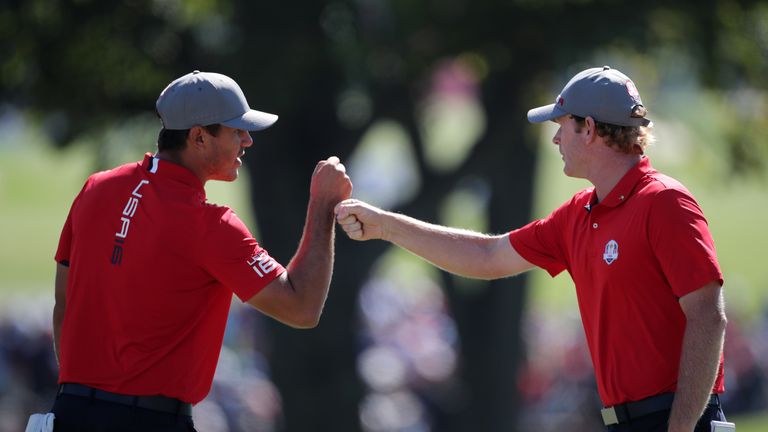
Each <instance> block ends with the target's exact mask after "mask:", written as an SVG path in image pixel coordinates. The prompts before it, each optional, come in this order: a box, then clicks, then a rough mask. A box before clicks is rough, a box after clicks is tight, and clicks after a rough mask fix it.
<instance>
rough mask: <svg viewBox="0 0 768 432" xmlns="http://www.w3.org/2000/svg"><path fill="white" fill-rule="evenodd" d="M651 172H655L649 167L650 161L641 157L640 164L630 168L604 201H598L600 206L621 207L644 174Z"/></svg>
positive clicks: (645, 157)
mask: <svg viewBox="0 0 768 432" xmlns="http://www.w3.org/2000/svg"><path fill="white" fill-rule="evenodd" d="M653 172H656V170H655V169H653V167H652V166H651V161H650V160H649V159H648V157H647V156H643V157H642V158H641V159H640V162H638V163H637V164H635V166H633V167H632V168H630V169H629V171H627V172H626V174H624V176H623V177H622V178H621V180H619V182H618V183H617V184H616V186H614V187H613V189H611V191H610V192H609V193H608V195H607V196H606V197H605V199H603V200H602V201H600V205H604V206H606V207H617V206H619V205H621V204H622V203H624V202H625V201H626V200H627V199H628V198H629V197H630V195H631V194H632V192H633V191H634V189H635V186H637V184H638V183H639V182H640V179H642V178H643V177H645V176H646V174H649V173H653ZM593 193H594V192H593Z"/></svg>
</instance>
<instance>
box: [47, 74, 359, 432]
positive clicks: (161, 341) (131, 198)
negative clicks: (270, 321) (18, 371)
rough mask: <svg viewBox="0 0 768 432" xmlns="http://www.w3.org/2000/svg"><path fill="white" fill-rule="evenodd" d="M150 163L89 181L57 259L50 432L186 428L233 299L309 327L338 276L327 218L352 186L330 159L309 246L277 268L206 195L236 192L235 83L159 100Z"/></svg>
mask: <svg viewBox="0 0 768 432" xmlns="http://www.w3.org/2000/svg"><path fill="white" fill-rule="evenodd" d="M156 108H157V112H158V114H159V116H160V119H161V121H162V130H161V131H160V134H159V138H158V151H157V153H156V154H154V155H152V154H147V155H145V157H144V160H143V161H140V162H136V163H130V164H126V165H122V166H119V167H117V168H114V169H112V170H109V171H104V172H100V173H96V174H93V175H92V176H90V177H89V178H88V180H87V181H86V183H85V186H83V189H82V190H81V191H80V194H79V195H78V196H77V197H76V198H75V200H74V202H73V204H72V208H71V210H70V212H69V216H68V217H67V220H66V223H65V225H64V229H63V230H62V233H61V239H60V242H59V247H58V251H57V252H56V261H57V263H58V264H57V273H56V304H55V307H54V312H53V328H54V339H55V348H56V355H57V359H58V360H59V365H60V373H59V383H60V389H59V393H58V396H57V399H56V402H55V404H54V408H53V413H54V414H55V417H56V418H55V429H56V431H90V430H136V431H145V430H157V431H159V430H168V431H175V430H178V431H186V430H191V429H190V428H192V417H191V405H192V404H194V403H197V402H199V401H201V400H202V399H203V398H204V397H205V396H206V395H207V394H208V391H209V389H210V387H211V383H212V380H213V374H214V370H215V367H216V363H217V360H218V356H219V352H220V349H221V344H222V338H223V335H224V327H225V324H226V320H227V314H228V311H229V307H230V303H231V299H232V294H233V293H234V294H235V295H237V297H238V298H240V300H242V301H243V302H247V303H248V304H250V305H251V306H253V307H255V308H257V309H259V310H260V311H262V312H264V313H266V314H268V315H270V316H272V317H273V318H275V319H277V320H280V321H282V322H284V323H285V324H287V325H290V326H293V327H297V328H310V327H314V326H316V325H317V323H318V320H319V318H320V314H321V312H322V308H323V304H324V302H325V299H326V296H327V294H328V287H329V284H330V280H331V272H332V268H333V242H334V216H333V209H334V206H335V205H336V204H337V203H339V202H340V201H342V200H343V199H345V198H349V196H350V194H351V190H352V184H351V182H350V180H349V178H348V177H347V175H346V174H345V168H344V165H342V164H341V163H340V162H339V159H338V158H336V157H331V158H328V159H327V160H324V161H320V162H319V163H318V164H317V167H316V168H315V172H314V173H313V175H312V180H311V184H310V190H309V192H310V194H309V195H310V198H309V205H308V210H307V217H306V225H305V226H304V235H303V237H302V240H301V243H300V244H299V246H298V249H297V251H296V254H295V256H294V257H293V259H292V260H291V261H290V263H288V265H287V266H285V267H283V266H282V265H281V264H280V263H278V262H276V261H275V260H274V259H273V258H272V257H270V256H269V254H268V253H267V251H266V250H265V249H263V248H262V247H261V246H260V245H259V244H258V242H257V241H256V240H255V239H254V238H253V235H251V233H250V232H249V231H248V228H246V226H245V225H244V224H243V222H242V221H241V220H240V218H238V216H237V215H236V214H235V213H234V212H233V211H232V210H231V209H230V208H228V207H226V206H219V205H214V204H211V203H208V202H207V201H206V198H205V189H204V186H205V183H206V182H207V181H209V180H222V181H234V180H235V179H236V178H237V176H238V168H239V167H240V166H241V165H242V161H241V159H240V158H241V157H242V156H243V154H244V153H245V150H246V149H247V148H248V147H250V146H251V145H252V144H253V140H252V139H251V136H250V134H249V131H258V130H261V129H265V128H267V127H269V126H271V125H272V124H273V123H274V122H275V121H276V120H277V116H275V115H273V114H268V113H264V112H260V111H255V110H252V109H250V107H249V106H248V103H247V101H246V99H245V96H244V95H243V92H242V90H241V89H240V87H239V86H238V85H237V83H235V81H233V80H232V79H231V78H229V77H227V76H224V75H220V74H216V73H206V72H198V71H195V72H192V73H190V74H188V75H185V76H183V77H181V78H179V79H177V80H175V81H173V82H172V83H171V84H170V85H169V86H168V87H166V89H165V90H163V92H162V93H161V94H160V97H159V98H158V100H157V106H156Z"/></svg>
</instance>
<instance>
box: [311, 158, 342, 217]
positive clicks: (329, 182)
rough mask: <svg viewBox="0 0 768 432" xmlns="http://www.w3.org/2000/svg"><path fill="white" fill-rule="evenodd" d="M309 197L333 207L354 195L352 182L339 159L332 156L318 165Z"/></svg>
mask: <svg viewBox="0 0 768 432" xmlns="http://www.w3.org/2000/svg"><path fill="white" fill-rule="evenodd" d="M309 195H310V197H311V198H312V199H316V200H320V201H323V202H329V203H331V204H332V205H336V203H338V202H339V201H343V200H345V199H347V198H349V197H350V196H351V195H352V181H351V180H350V179H349V176H347V170H346V168H344V164H342V163H341V162H340V161H339V158H337V157H336V156H331V157H329V158H328V159H326V160H322V161H320V162H318V163H317V166H316V167H315V172H313V173H312V183H311V185H310V187H309Z"/></svg>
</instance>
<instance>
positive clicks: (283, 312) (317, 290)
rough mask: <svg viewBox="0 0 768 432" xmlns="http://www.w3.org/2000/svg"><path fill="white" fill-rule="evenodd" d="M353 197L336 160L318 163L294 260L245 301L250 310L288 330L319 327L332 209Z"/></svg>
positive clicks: (330, 258) (327, 274)
mask: <svg viewBox="0 0 768 432" xmlns="http://www.w3.org/2000/svg"><path fill="white" fill-rule="evenodd" d="M351 193H352V183H351V182H350V180H349V177H347V175H346V174H345V168H344V165H342V164H341V163H339V159H338V158H336V157H331V158H329V159H328V160H325V161H321V162H320V163H318V165H317V167H316V168H315V172H314V174H313V176H312V185H311V187H310V199H309V205H308V209H307V217H306V222H305V225H304V233H303V235H302V238H301V242H300V243H299V247H298V249H297V251H296V254H295V255H294V257H293V259H291V261H290V263H289V264H288V266H287V271H286V272H285V273H283V274H282V275H281V276H280V277H278V278H277V279H275V280H274V281H272V282H271V283H269V285H267V286H266V287H264V289H263V290H261V291H260V292H259V293H258V294H256V295H255V296H253V297H252V298H251V299H250V300H248V303H249V304H250V305H251V306H254V307H255V308H257V309H259V310H260V311H262V312H264V313H266V314H267V315H269V316H271V317H273V318H275V319H277V320H279V321H281V322H283V323H285V324H287V325H290V326H292V327H296V328H311V327H315V326H316V325H317V323H318V322H319V320H320V315H321V313H322V311H323V305H324V304H325V299H326V297H327V296H328V288H329V286H330V283H331V274H332V272H333V242H334V221H333V208H334V206H335V205H336V204H337V203H338V202H339V201H341V200H343V199H345V198H347V197H349V195H350V194H351Z"/></svg>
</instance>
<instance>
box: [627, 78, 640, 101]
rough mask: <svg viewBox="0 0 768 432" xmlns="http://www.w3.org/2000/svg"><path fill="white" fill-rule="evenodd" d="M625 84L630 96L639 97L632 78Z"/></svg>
mask: <svg viewBox="0 0 768 432" xmlns="http://www.w3.org/2000/svg"><path fill="white" fill-rule="evenodd" d="M626 86H627V93H629V95H630V96H632V97H633V98H636V97H640V92H639V91H637V87H635V83H633V82H632V80H627V83H626Z"/></svg>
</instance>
